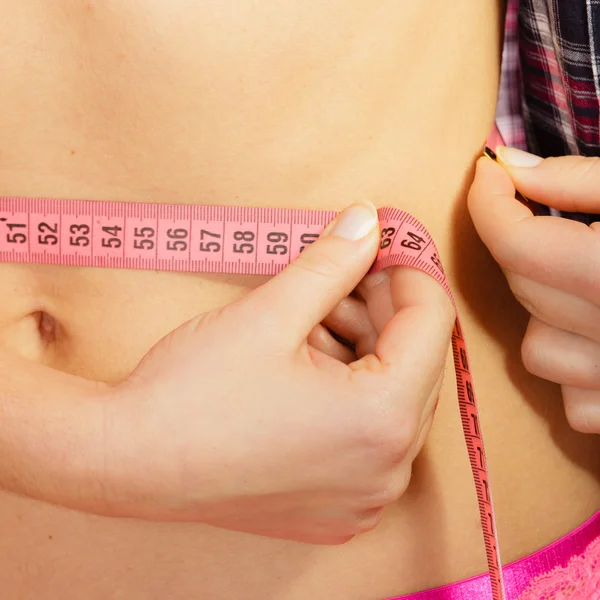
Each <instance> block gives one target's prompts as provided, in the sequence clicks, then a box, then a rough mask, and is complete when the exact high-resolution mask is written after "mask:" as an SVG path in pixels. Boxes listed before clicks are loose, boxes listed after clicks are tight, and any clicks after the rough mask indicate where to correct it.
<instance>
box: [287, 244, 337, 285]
mask: <svg viewBox="0 0 600 600" xmlns="http://www.w3.org/2000/svg"><path fill="white" fill-rule="evenodd" d="M290 267H292V268H294V269H300V270H301V271H304V272H308V273H309V274H310V275H313V276H317V277H319V278H323V279H327V280H329V279H332V278H333V277H335V276H337V275H338V273H339V272H340V269H341V268H342V265H341V264H340V261H339V260H338V259H337V258H336V257H335V256H332V255H331V254H328V253H325V252H320V253H316V252H306V251H305V252H303V253H302V254H301V255H300V256H299V257H298V258H297V259H296V260H295V261H294V262H293V263H292V264H291V265H290Z"/></svg>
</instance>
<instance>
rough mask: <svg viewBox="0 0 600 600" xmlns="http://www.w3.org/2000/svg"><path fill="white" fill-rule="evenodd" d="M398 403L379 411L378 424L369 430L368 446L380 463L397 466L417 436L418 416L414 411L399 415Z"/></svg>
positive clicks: (402, 412) (403, 412) (405, 411)
mask: <svg viewBox="0 0 600 600" xmlns="http://www.w3.org/2000/svg"><path fill="white" fill-rule="evenodd" d="M397 404H398V402H395V403H394V404H393V405H391V406H389V405H388V408H382V409H381V410H380V414H379V418H378V422H377V423H375V424H372V426H371V427H370V428H369V444H370V446H371V447H373V448H374V449H375V451H376V452H377V456H378V459H379V461H380V462H382V463H384V464H388V465H397V464H399V463H401V462H402V461H404V459H405V458H406V457H407V455H408V454H409V453H410V450H411V448H412V446H413V444H414V443H415V440H416V438H417V436H418V429H419V421H420V418H419V417H420V415H416V414H415V413H416V411H414V410H410V409H408V410H404V411H401V414H398V413H399V412H400V411H399V409H398V406H397Z"/></svg>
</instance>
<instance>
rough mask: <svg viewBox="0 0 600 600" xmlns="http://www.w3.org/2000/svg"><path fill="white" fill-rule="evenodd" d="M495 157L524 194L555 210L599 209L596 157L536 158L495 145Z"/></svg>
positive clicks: (599, 179)
mask: <svg viewBox="0 0 600 600" xmlns="http://www.w3.org/2000/svg"><path fill="white" fill-rule="evenodd" d="M496 154H497V155H498V160H499V162H500V163H501V164H502V166H504V167H505V168H506V169H507V171H508V172H509V174H510V176H511V178H512V180H513V182H514V184H515V187H516V188H517V189H518V190H519V192H521V193H522V194H524V195H525V196H527V197H529V198H531V199H532V200H535V201H536V202H539V203H540V204H545V205H546V206H550V207H552V208H556V209H558V210H564V211H568V212H583V213H595V212H600V159H599V158H597V157H585V156H560V157H551V158H546V159H543V158H540V157H539V156H536V155H535V154H529V153H528V152H523V151H522V150H517V149H516V148H507V147H504V146H501V147H499V148H497V150H496Z"/></svg>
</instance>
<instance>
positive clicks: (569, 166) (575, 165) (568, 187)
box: [547, 156, 600, 211]
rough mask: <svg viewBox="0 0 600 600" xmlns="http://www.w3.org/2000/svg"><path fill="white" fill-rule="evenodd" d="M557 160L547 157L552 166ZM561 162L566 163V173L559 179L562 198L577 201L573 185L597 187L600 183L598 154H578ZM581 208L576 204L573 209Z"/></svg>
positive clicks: (558, 191) (577, 186)
mask: <svg viewBox="0 0 600 600" xmlns="http://www.w3.org/2000/svg"><path fill="white" fill-rule="evenodd" d="M557 160H559V159H558V158H553V159H547V162H548V164H549V166H552V165H553V163H554V162H555V161H557ZM561 162H563V164H566V166H565V167H564V168H563V173H564V175H563V176H561V177H559V178H558V179H557V184H558V189H557V190H556V192H557V194H558V195H559V197H560V198H561V200H567V199H570V200H571V201H572V202H573V201H576V197H575V198H574V197H573V187H575V188H581V189H585V188H591V189H595V188H597V186H598V184H600V158H598V157H597V156H591V157H583V156H577V157H571V158H570V159H569V160H567V161H561ZM579 208H580V207H579V206H577V205H575V207H574V208H573V210H574V211H578V210H579Z"/></svg>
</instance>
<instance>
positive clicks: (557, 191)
mask: <svg viewBox="0 0 600 600" xmlns="http://www.w3.org/2000/svg"><path fill="white" fill-rule="evenodd" d="M497 154H498V159H499V161H500V162H501V163H502V164H503V165H504V167H505V168H502V167H501V166H500V165H498V164H495V163H494V162H493V161H491V160H490V159H488V158H482V159H480V160H479V162H478V164H477V174H476V177H475V181H474V183H473V186H472V188H471V192H470V194H469V209H470V212H471V216H472V218H473V222H474V223H475V227H476V228H477V231H478V232H479V235H480V236H481V238H482V240H483V242H484V243H485V244H486V246H487V247H488V248H489V250H490V252H491V253H492V255H493V256H494V258H495V259H496V261H497V262H498V263H499V264H500V266H501V267H502V269H503V271H504V273H505V275H506V278H507V280H508V283H509V285H510V287H511V290H512V292H513V294H514V295H515V297H516V298H517V300H518V301H519V302H520V303H521V304H522V305H523V306H524V307H525V308H526V309H527V310H528V311H529V313H531V318H530V322H529V327H528V329H527V333H526V335H525V339H524V340H523V346H522V356H523V362H524V364H525V367H526V368H527V369H528V370H529V371H530V372H531V373H533V374H534V375H537V376H539V377H542V378H544V379H548V380H550V381H554V382H556V383H559V384H560V385H561V387H562V393H563V400H564V404H565V411H566V414H567V418H568V420H569V423H570V424H571V426H572V427H574V428H575V429H577V430H579V431H582V432H587V433H600V223H594V224H592V225H591V226H590V227H588V226H586V225H584V224H582V223H579V222H576V221H570V220H566V219H561V218H558V217H550V216H542V217H534V216H533V215H532V212H531V210H530V209H529V208H528V207H527V206H525V205H523V204H522V203H521V202H519V201H518V200H516V199H515V188H516V189H517V190H519V192H521V193H522V194H523V195H525V196H526V197H527V198H530V199H531V200H533V201H535V202H538V203H540V204H544V205H547V206H550V207H552V208H556V209H559V210H564V211H573V212H585V213H596V212H600V160H599V159H597V158H583V157H575V156H568V157H561V158H548V159H545V160H542V159H540V158H539V157H536V156H533V155H531V154H527V153H524V152H521V151H519V150H515V149H512V148H502V147H501V148H499V149H498V151H497Z"/></svg>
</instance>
